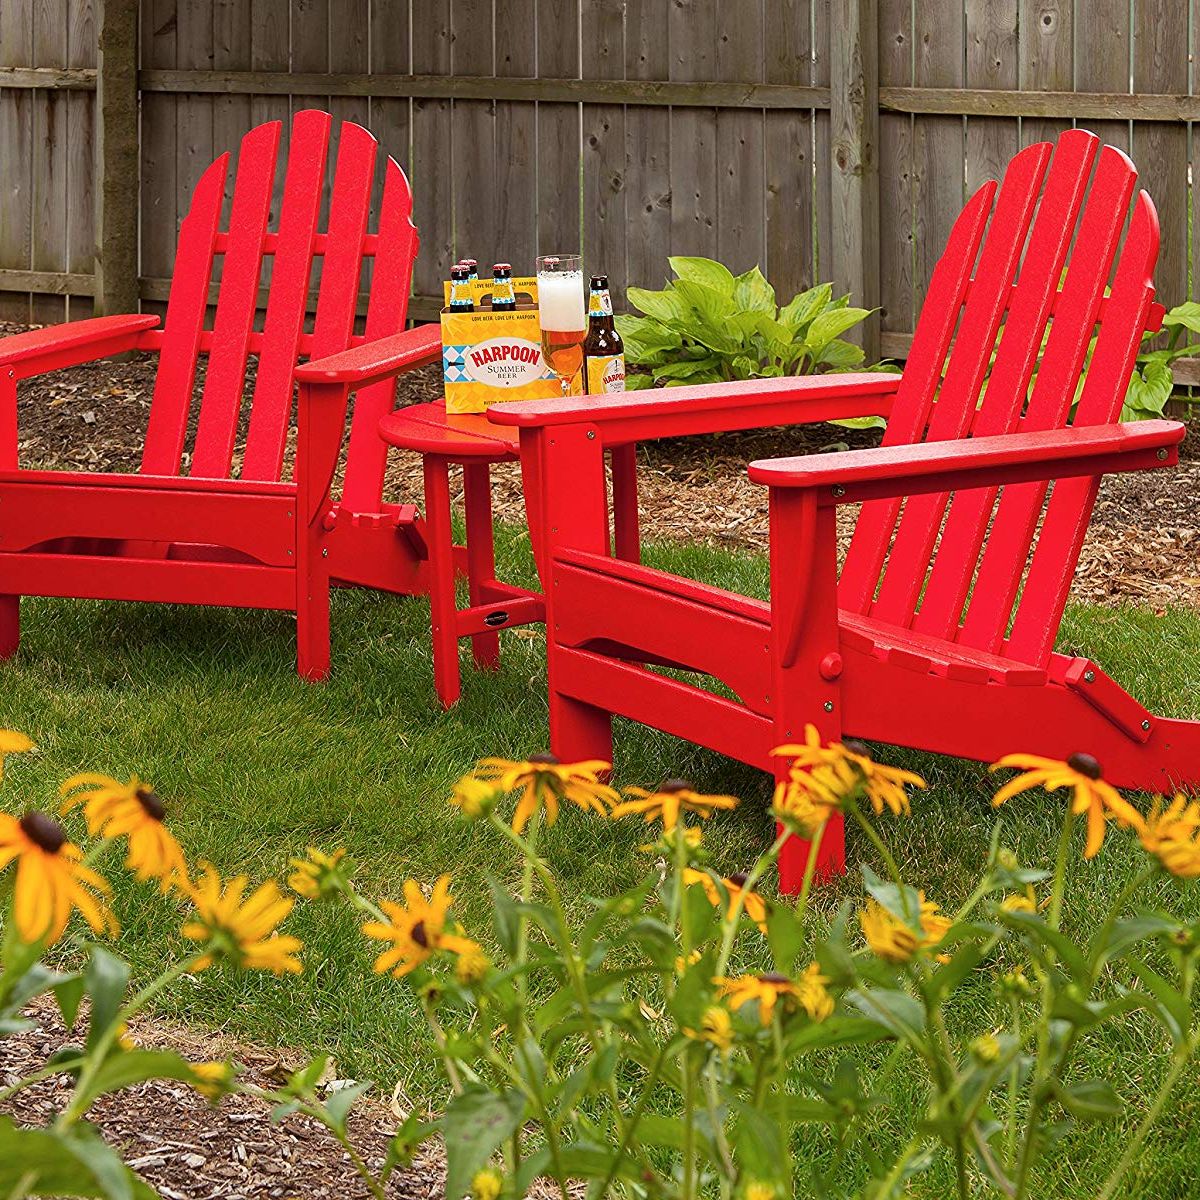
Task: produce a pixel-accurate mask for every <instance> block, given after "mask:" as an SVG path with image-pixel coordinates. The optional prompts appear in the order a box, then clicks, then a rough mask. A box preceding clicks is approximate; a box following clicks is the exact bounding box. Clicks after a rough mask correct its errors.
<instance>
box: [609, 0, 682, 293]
mask: <svg viewBox="0 0 1200 1200" xmlns="http://www.w3.org/2000/svg"><path fill="white" fill-rule="evenodd" d="M667 30H668V12H667V5H665V4H663V3H661V0H628V3H627V5H626V9H625V76H626V78H627V79H666V77H667V73H668V71H669V70H670V50H669V47H668V45H667ZM625 133H626V143H625V188H626V194H627V199H626V213H627V216H628V219H629V221H630V224H631V225H632V226H633V228H634V230H635V235H634V236H633V237H631V238H629V239H627V241H626V245H625V278H624V280H623V281H622V284H621V285H620V288H619V293H618V295H623V292H624V288H625V287H631V286H632V287H648V288H659V287H662V284H663V280H664V278H665V277H666V275H667V263H666V257H667V254H668V252H669V248H670V245H671V208H672V205H673V203H674V197H673V196H672V194H671V114H670V111H669V110H668V109H665V108H636V107H633V106H632V105H631V106H630V107H629V108H627V109H626V111H625ZM613 302H614V303H618V298H617V297H614V298H613Z"/></svg>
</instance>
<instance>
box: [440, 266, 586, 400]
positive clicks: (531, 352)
mask: <svg viewBox="0 0 1200 1200" xmlns="http://www.w3.org/2000/svg"><path fill="white" fill-rule="evenodd" d="M443 286H444V297H443V304H444V305H445V307H444V308H443V309H442V314H441V315H442V370H443V373H444V374H445V385H446V411H447V412H452V413H480V412H484V411H485V410H486V409H487V407H488V405H490V404H499V403H501V402H503V401H505V400H548V399H552V398H553V397H555V396H561V395H562V389H561V388H560V386H559V382H558V377H557V376H556V375H555V374H554V372H553V371H552V370H551V369H550V368H549V367H548V366H547V365H546V360H545V359H544V358H543V357H542V330H541V327H540V325H539V324H538V307H537V279H536V277H532V276H530V277H523V278H520V279H514V280H513V288H514V290H515V291H516V294H517V307H516V309H515V310H509V311H507V312H492V310H491V307H490V305H489V304H488V303H487V301H488V299H489V298H490V296H491V291H492V281H491V280H490V279H478V280H475V281H474V282H473V283H471V284H470V285H469V286H470V289H471V299H472V300H474V302H475V311H474V312H451V311H450V308H449V305H450V284H449V283H448V282H447V283H446V284H444V285H443ZM582 388H583V381H582V378H581V376H576V379H575V381H573V383H572V391H573V392H575V393H576V394H579V392H581V391H582Z"/></svg>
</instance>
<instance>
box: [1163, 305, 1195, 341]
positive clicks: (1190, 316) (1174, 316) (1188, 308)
mask: <svg viewBox="0 0 1200 1200" xmlns="http://www.w3.org/2000/svg"><path fill="white" fill-rule="evenodd" d="M1163 327H1164V328H1165V329H1176V328H1183V329H1190V330H1191V331H1192V332H1193V333H1200V304H1197V303H1196V301H1195V300H1185V301H1184V302H1183V303H1182V304H1176V305H1175V307H1174V308H1172V309H1169V310H1168V312H1167V314H1166V315H1165V316H1164V317H1163Z"/></svg>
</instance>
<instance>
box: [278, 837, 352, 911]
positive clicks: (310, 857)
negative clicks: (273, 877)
mask: <svg viewBox="0 0 1200 1200" xmlns="http://www.w3.org/2000/svg"><path fill="white" fill-rule="evenodd" d="M345 858H346V851H345V850H342V849H338V850H335V851H334V852H333V853H332V854H326V853H325V852H324V851H323V850H318V849H317V847H316V846H309V847H308V852H307V854H306V856H305V857H304V858H292V859H289V860H288V864H289V865H290V866H291V867H292V874H291V875H289V876H288V881H287V882H288V887H290V888H291V889H292V891H293V892H295V893H296V895H297V896H303V897H304V898H305V899H306V900H320V899H324V898H325V897H327V896H333V895H336V894H337V893H339V892H342V893H348V892H349V890H350V871H349V864H348V863H346V862H345Z"/></svg>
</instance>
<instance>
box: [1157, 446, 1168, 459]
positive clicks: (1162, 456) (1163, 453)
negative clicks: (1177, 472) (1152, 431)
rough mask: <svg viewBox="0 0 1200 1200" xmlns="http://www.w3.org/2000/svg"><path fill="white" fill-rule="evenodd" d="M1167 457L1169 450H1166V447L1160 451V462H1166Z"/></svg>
mask: <svg viewBox="0 0 1200 1200" xmlns="http://www.w3.org/2000/svg"><path fill="white" fill-rule="evenodd" d="M1166 459H1167V452H1166V450H1165V449H1164V450H1160V451H1159V452H1158V461H1159V462H1166Z"/></svg>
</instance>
